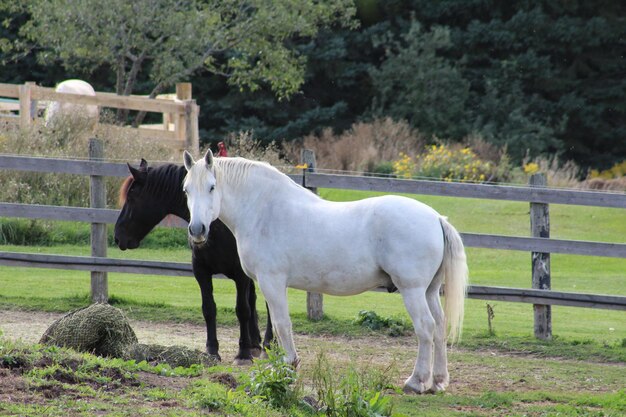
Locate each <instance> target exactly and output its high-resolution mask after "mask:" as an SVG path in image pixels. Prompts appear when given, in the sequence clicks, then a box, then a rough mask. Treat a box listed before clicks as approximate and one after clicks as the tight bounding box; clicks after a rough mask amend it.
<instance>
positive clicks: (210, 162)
mask: <svg viewBox="0 0 626 417" xmlns="http://www.w3.org/2000/svg"><path fill="white" fill-rule="evenodd" d="M204 162H206V167H207V168H208V169H211V168H213V152H211V150H210V149H207V151H206V153H205V154H204Z"/></svg>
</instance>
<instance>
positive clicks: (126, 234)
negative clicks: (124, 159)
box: [115, 159, 182, 250]
mask: <svg viewBox="0 0 626 417" xmlns="http://www.w3.org/2000/svg"><path fill="white" fill-rule="evenodd" d="M128 169H129V170H130V176H129V177H128V178H126V180H124V183H123V184H122V186H121V188H120V196H119V197H120V198H119V202H120V205H121V206H122V211H121V212H120V215H119V217H118V218H117V222H116V223H115V243H116V244H117V246H119V248H120V249H121V250H126V249H135V248H137V247H139V243H140V242H141V240H142V239H143V238H144V237H146V235H147V234H148V233H149V232H150V231H151V230H152V229H153V228H154V226H156V225H157V224H159V222H160V221H161V220H163V219H164V218H165V217H166V216H167V215H168V214H169V213H170V212H171V211H170V207H168V205H167V204H166V203H167V201H168V198H169V197H171V195H169V196H168V194H171V193H167V192H166V191H167V190H162V192H158V191H159V190H157V187H155V186H154V184H151V182H154V181H151V178H150V177H151V175H150V174H151V171H153V168H148V163H147V162H146V160H145V159H142V160H141V163H140V165H139V168H138V169H137V168H133V167H132V166H131V165H130V164H129V165H128ZM181 193H182V191H181Z"/></svg>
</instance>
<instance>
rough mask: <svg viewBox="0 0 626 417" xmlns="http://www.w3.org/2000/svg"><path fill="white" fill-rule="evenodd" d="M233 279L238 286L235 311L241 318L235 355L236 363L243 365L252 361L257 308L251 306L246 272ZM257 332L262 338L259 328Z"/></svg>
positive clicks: (239, 318)
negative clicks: (253, 330) (252, 330)
mask: <svg viewBox="0 0 626 417" xmlns="http://www.w3.org/2000/svg"><path fill="white" fill-rule="evenodd" d="M233 281H235V286H236V287H237V305H236V306H235V312H236V313H237V319H238V320H239V352H238V353H237V356H235V364H236V365H243V364H248V363H250V362H251V361H252V349H253V346H254V344H255V341H256V339H252V336H251V331H250V328H251V326H254V319H253V317H254V316H253V314H256V308H255V306H252V307H251V306H250V304H249V303H248V302H249V294H250V278H248V277H247V276H246V275H244V274H240V275H237V276H236V278H234V279H233ZM253 312H254V313H253ZM256 333H257V338H259V339H260V336H258V333H259V330H258V328H257V330H256ZM256 343H258V342H256Z"/></svg>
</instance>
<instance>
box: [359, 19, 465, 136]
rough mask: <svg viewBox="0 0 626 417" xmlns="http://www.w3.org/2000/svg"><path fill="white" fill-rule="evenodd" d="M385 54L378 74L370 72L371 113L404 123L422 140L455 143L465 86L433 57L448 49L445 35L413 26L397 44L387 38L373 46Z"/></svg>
mask: <svg viewBox="0 0 626 417" xmlns="http://www.w3.org/2000/svg"><path fill="white" fill-rule="evenodd" d="M378 44H380V45H384V46H385V48H386V50H387V54H386V55H387V56H386V59H385V61H384V62H383V63H382V64H381V66H380V68H377V69H373V70H372V71H371V75H372V82H373V84H374V87H375V89H376V100H375V101H374V104H373V113H374V115H376V116H378V117H382V116H391V117H393V118H394V119H396V120H402V119H404V120H407V121H408V122H409V123H410V124H411V125H413V126H414V127H416V128H418V129H419V130H420V131H421V132H423V133H425V134H427V135H439V136H441V137H444V138H453V139H460V138H461V137H462V136H463V134H465V133H466V132H467V129H466V128H465V126H464V124H465V121H464V119H465V102H466V100H467V98H468V95H469V83H468V82H467V81H466V80H465V79H463V76H462V75H461V73H460V71H458V70H457V69H456V68H455V67H454V66H453V65H452V64H450V63H449V62H448V61H447V60H445V59H444V58H442V57H440V56H438V55H437V51H438V50H441V49H445V48H449V47H450V46H451V45H452V43H451V42H450V32H449V30H448V29H447V28H444V27H433V28H432V30H431V31H429V32H426V33H423V32H422V29H421V25H420V24H419V23H418V22H413V23H412V24H411V26H410V28H409V30H408V32H406V33H405V34H404V35H402V42H399V41H395V40H393V39H389V36H386V37H385V38H383V39H380V40H379V41H378Z"/></svg>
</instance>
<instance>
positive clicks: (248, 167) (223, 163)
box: [213, 157, 288, 187]
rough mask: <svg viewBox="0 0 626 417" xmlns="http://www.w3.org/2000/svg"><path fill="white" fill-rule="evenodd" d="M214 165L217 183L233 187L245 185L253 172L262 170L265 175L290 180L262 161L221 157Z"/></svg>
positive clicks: (214, 161)
mask: <svg viewBox="0 0 626 417" xmlns="http://www.w3.org/2000/svg"><path fill="white" fill-rule="evenodd" d="M213 164H214V166H215V178H216V180H217V183H218V184H220V183H222V184H223V183H228V184H229V185H230V186H233V187H239V186H242V185H243V184H245V183H246V182H247V180H248V178H249V177H250V174H251V173H252V171H255V170H261V171H262V172H263V173H264V174H266V175H271V176H272V177H276V178H288V177H286V176H285V175H284V174H283V173H282V172H280V171H279V170H278V169H276V168H275V167H273V166H272V165H270V164H269V163H267V162H262V161H252V160H250V159H245V158H240V157H235V158H229V157H219V158H214V159H213Z"/></svg>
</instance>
